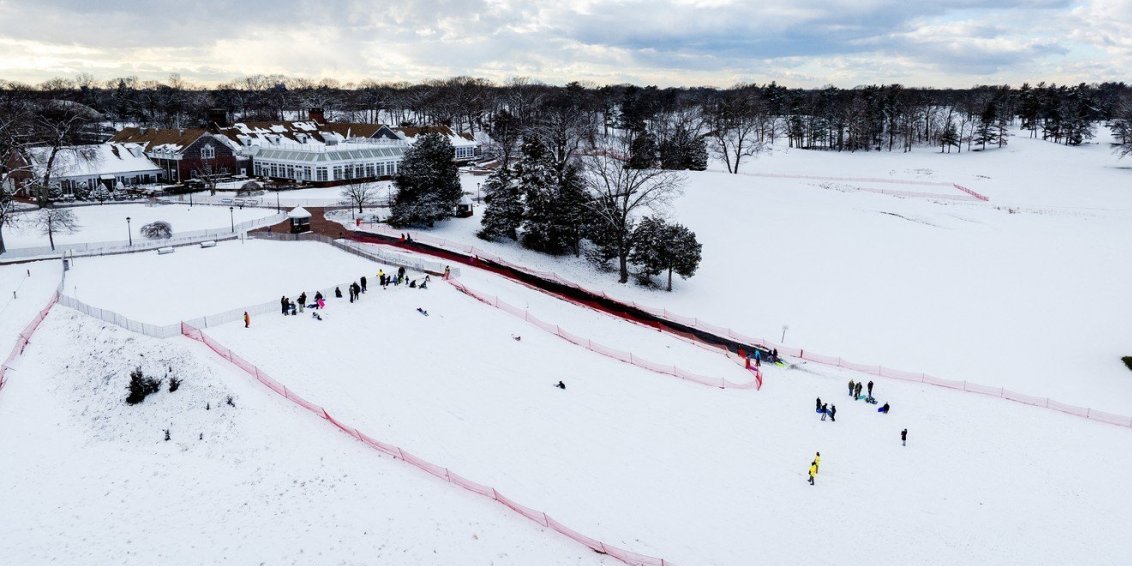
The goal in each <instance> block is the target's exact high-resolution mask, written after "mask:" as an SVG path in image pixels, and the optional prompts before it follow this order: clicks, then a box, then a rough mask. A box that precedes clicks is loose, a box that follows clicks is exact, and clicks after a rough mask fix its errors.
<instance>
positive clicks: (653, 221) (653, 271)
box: [629, 216, 703, 291]
mask: <svg viewBox="0 0 1132 566" xmlns="http://www.w3.org/2000/svg"><path fill="white" fill-rule="evenodd" d="M702 249H703V245H702V244H700V243H699V242H698V241H697V240H696V234H695V232H692V231H691V230H689V229H688V228H686V227H684V226H681V225H680V224H669V223H667V222H665V221H664V219H662V218H658V217H654V216H649V217H646V218H645V219H643V220H641V222H640V224H638V225H637V227H636V228H635V229H634V230H633V251H632V252H631V253H630V254H629V260H630V261H632V262H633V263H635V264H637V265H639V266H640V267H641V269H642V271H641V273H640V274H641V276H642V278H643V279H645V280H648V279H649V277H651V276H654V275H659V274H661V273H664V272H665V271H667V272H668V286H667V290H668V291H671V290H672V273H673V272H675V273H676V274H678V275H680V276H681V277H684V278H688V277H691V276H692V275H694V274H695V272H696V269H697V268H698V267H699V265H700V258H701V252H702Z"/></svg>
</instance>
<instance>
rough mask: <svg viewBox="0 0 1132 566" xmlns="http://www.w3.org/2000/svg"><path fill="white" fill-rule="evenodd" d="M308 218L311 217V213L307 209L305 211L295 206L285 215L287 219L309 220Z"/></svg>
mask: <svg viewBox="0 0 1132 566" xmlns="http://www.w3.org/2000/svg"><path fill="white" fill-rule="evenodd" d="M310 217H311V213H310V212H309V211H308V210H307V209H305V208H303V207H301V206H296V207H295V208H292V209H291V212H288V213H287V218H310Z"/></svg>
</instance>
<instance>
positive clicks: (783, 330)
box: [778, 324, 790, 344]
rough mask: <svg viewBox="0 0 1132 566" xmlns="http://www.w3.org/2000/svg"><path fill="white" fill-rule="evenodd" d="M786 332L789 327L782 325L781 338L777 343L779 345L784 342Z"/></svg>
mask: <svg viewBox="0 0 1132 566" xmlns="http://www.w3.org/2000/svg"><path fill="white" fill-rule="evenodd" d="M787 330H790V325H789V324H783V325H782V338H781V339H780V340H779V341H778V342H779V343H780V344H781V343H785V342H786V331H787Z"/></svg>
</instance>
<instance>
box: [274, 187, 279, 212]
mask: <svg viewBox="0 0 1132 566" xmlns="http://www.w3.org/2000/svg"><path fill="white" fill-rule="evenodd" d="M275 214H279V189H275Z"/></svg>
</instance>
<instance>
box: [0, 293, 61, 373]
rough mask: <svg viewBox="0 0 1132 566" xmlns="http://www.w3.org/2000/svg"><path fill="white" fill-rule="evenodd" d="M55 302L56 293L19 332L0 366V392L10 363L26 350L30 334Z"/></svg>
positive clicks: (33, 332)
mask: <svg viewBox="0 0 1132 566" xmlns="http://www.w3.org/2000/svg"><path fill="white" fill-rule="evenodd" d="M57 302H59V292H58V291H56V292H55V293H54V294H52V295H51V300H50V301H48V302H47V306H46V307H43V310H41V311H39V314H37V315H35V318H33V319H32V320H31V322H29V323H28V324H27V326H25V327H24V329H23V330H22V331H21V332H20V335H19V337H18V338H16V345H15V346H13V347H12V351H11V352H10V353H9V354H8V357H7V358H6V359H5V360H4V363H3V364H2V365H0V390H3V389H4V385H5V384H7V383H8V379H7V375H6V374H7V373H8V370H9V369H12V362H14V361H16V358H18V357H20V356H22V355H23V353H24V348H27V346H28V344H29V343H30V342H31V336H32V334H35V331H36V329H38V328H39V324H40V323H42V322H43V319H44V318H45V317H46V316H47V313H48V312H50V311H51V307H53V306H55V303H57Z"/></svg>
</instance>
